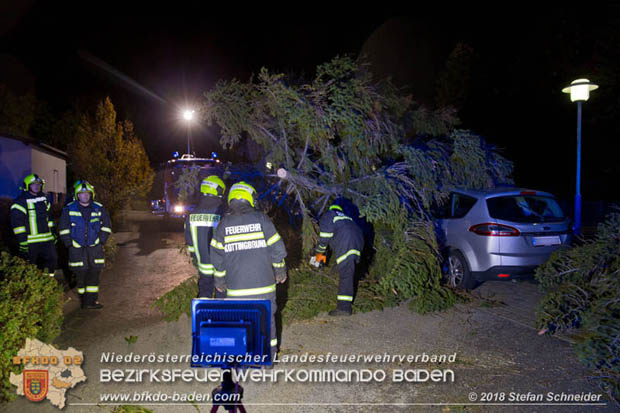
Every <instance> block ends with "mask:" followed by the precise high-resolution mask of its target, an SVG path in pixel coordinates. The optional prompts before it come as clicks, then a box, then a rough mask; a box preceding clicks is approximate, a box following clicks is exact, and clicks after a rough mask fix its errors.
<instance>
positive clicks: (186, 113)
mask: <svg viewBox="0 0 620 413" xmlns="http://www.w3.org/2000/svg"><path fill="white" fill-rule="evenodd" d="M183 119H185V121H186V122H187V154H188V155H189V154H190V151H189V130H190V123H191V121H192V119H194V111H193V110H191V109H185V110H184V111H183Z"/></svg>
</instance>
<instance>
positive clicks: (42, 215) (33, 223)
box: [9, 174, 57, 277]
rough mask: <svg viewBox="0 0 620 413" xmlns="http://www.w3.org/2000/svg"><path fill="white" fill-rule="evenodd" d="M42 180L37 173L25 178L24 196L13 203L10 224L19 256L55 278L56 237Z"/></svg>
mask: <svg viewBox="0 0 620 413" xmlns="http://www.w3.org/2000/svg"><path fill="white" fill-rule="evenodd" d="M44 189H45V181H44V180H43V179H42V178H40V177H39V176H38V175H37V174H30V175H28V176H26V177H25V178H24V185H23V186H22V190H23V193H22V194H21V195H20V196H19V197H17V198H16V199H15V201H13V204H12V205H11V209H10V214H9V215H10V221H11V227H12V228H13V233H14V234H15V235H16V236H17V241H18V242H19V255H20V257H22V258H24V259H25V260H27V261H29V262H30V263H32V264H34V265H36V266H38V267H39V268H41V269H42V270H45V271H46V273H47V274H49V275H50V276H52V277H53V276H54V272H55V270H56V262H57V256H56V246H55V245H54V244H55V242H56V237H55V236H54V233H53V231H54V221H53V220H52V219H50V207H51V205H50V203H49V202H48V201H47V198H46V197H45V195H44V193H43V190H44Z"/></svg>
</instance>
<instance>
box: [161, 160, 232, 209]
mask: <svg viewBox="0 0 620 413" xmlns="http://www.w3.org/2000/svg"><path fill="white" fill-rule="evenodd" d="M188 170H193V171H195V172H197V173H198V181H197V185H195V187H192V188H191V190H190V192H191V194H190V195H189V196H187V197H186V198H187V199H185V200H181V199H180V197H179V193H180V191H181V187H180V185H179V178H181V176H182V175H183V174H184V173H186V172H188ZM222 173H223V167H222V164H221V163H220V160H219V159H217V154H216V153H215V152H213V153H212V155H211V158H197V157H195V156H194V155H188V154H185V155H182V156H181V157H180V158H179V157H175V158H173V159H170V160H169V161H167V162H165V163H164V168H163V181H164V182H163V183H164V196H163V198H161V199H158V200H154V201H151V209H152V211H153V213H154V214H158V215H164V216H165V217H166V218H185V216H186V215H187V214H188V213H190V212H191V211H192V210H193V209H194V208H195V207H196V205H197V204H198V200H199V196H200V182H201V181H202V179H203V178H206V177H207V176H209V175H218V176H222Z"/></svg>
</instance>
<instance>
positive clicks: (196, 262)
mask: <svg viewBox="0 0 620 413" xmlns="http://www.w3.org/2000/svg"><path fill="white" fill-rule="evenodd" d="M192 265H193V266H194V267H196V268H198V260H197V259H196V256H195V255H194V254H192Z"/></svg>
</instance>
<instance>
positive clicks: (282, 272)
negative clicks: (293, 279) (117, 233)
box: [276, 268, 286, 284]
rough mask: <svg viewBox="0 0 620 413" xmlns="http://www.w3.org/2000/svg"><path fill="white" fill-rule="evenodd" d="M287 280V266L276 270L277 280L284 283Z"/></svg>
mask: <svg viewBox="0 0 620 413" xmlns="http://www.w3.org/2000/svg"><path fill="white" fill-rule="evenodd" d="M284 281H286V268H278V269H277V270H276V282H277V283H278V284H282V283H283V282H284Z"/></svg>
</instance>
